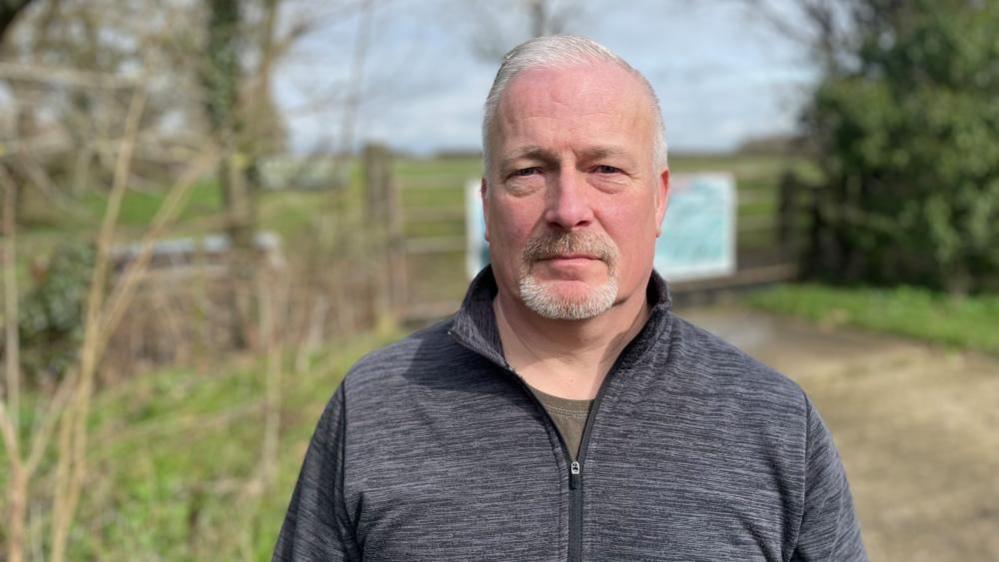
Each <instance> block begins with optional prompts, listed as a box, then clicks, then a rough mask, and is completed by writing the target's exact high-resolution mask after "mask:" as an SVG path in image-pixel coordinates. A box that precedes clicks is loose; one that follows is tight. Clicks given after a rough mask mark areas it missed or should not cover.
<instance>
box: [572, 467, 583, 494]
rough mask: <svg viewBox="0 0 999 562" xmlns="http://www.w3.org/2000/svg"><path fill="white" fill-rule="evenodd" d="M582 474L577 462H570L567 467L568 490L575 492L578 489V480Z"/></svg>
mask: <svg viewBox="0 0 999 562" xmlns="http://www.w3.org/2000/svg"><path fill="white" fill-rule="evenodd" d="M582 472H583V467H582V466H581V465H580V464H579V461H572V464H570V465H569V489H570V490H575V489H577V488H579V480H580V478H581V473H582Z"/></svg>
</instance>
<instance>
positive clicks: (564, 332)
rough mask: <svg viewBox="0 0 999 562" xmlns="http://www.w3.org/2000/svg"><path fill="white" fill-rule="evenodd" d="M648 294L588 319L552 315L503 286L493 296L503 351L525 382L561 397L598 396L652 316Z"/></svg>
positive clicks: (582, 398)
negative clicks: (530, 306)
mask: <svg viewBox="0 0 999 562" xmlns="http://www.w3.org/2000/svg"><path fill="white" fill-rule="evenodd" d="M645 295H646V293H645V291H644V290H642V291H639V292H638V293H637V294H636V295H633V297H632V298H629V299H626V300H625V301H623V302H620V303H617V304H615V305H614V306H613V307H611V309H610V310H608V311H607V312H605V313H603V314H600V315H599V316H596V317H594V318H590V319H587V320H551V319H548V318H543V317H541V316H539V315H538V314H537V313H535V312H534V311H532V310H530V309H528V308H527V307H525V306H524V305H523V303H522V302H521V301H520V299H518V298H517V297H516V296H514V295H510V294H507V293H506V292H505V291H503V290H500V291H499V293H498V294H497V295H496V299H495V300H494V301H493V310H494V311H495V313H496V324H497V327H498V329H499V335H500V341H501V342H502V344H503V354H504V356H505V357H506V360H507V363H509V364H510V366H511V367H512V368H513V369H514V371H516V372H517V374H518V375H520V377H521V378H523V379H524V381H525V382H526V383H527V384H529V385H531V386H533V387H534V388H537V389H538V390H541V391H542V392H545V393H547V394H551V395H554V396H558V397H561V398H570V399H576V400H586V399H592V398H594V397H595V396H596V395H597V391H598V390H599V389H600V385H601V384H602V383H603V380H604V378H605V377H606V376H607V373H608V372H609V371H610V369H611V367H612V366H613V365H614V362H615V361H616V360H617V358H618V356H619V355H620V354H621V351H622V350H624V347H625V346H626V345H628V342H630V341H631V340H632V339H634V338H635V336H637V335H638V333H639V332H640V331H641V329H642V327H643V326H644V325H645V322H646V321H647V320H648V318H649V306H648V303H647V302H646V296H645Z"/></svg>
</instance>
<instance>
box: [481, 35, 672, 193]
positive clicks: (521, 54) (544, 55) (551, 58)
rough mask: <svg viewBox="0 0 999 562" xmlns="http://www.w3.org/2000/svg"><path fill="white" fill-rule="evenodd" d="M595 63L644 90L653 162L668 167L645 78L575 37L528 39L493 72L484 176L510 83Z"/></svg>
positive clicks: (662, 127) (654, 98)
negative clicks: (530, 73) (541, 71)
mask: <svg viewBox="0 0 999 562" xmlns="http://www.w3.org/2000/svg"><path fill="white" fill-rule="evenodd" d="M595 62H607V63H611V64H614V65H616V66H618V67H620V68H622V69H624V70H626V71H628V72H629V73H630V74H631V75H632V76H634V77H635V78H637V79H638V81H639V82H641V83H642V85H643V86H644V87H645V89H646V91H647V92H648V94H649V100H650V101H651V105H652V110H653V114H654V115H655V119H656V123H655V129H656V130H655V133H654V135H653V136H654V138H653V147H652V161H653V163H654V165H655V166H656V168H665V167H666V166H667V165H668V156H667V149H666V127H665V125H664V123H663V114H662V110H661V109H660V107H659V98H658V97H657V96H656V92H655V90H653V89H652V85H651V84H649V81H648V80H647V79H646V78H645V76H643V75H642V73H641V72H639V71H637V70H635V68H634V67H632V66H631V65H630V64H628V63H627V62H626V61H625V60H624V59H622V58H621V57H619V56H617V55H616V54H614V53H613V52H611V50H610V49H608V48H607V47H604V46H603V45H601V44H600V43H597V42H596V41H593V40H592V39H587V38H586V37H580V36H577V35H549V36H545V37H537V38H535V39H531V40H530V41H526V42H524V43H521V44H520V45H518V46H516V47H514V48H513V49H512V50H511V51H510V52H509V53H507V54H506V56H504V57H503V64H501V65H500V67H499V71H497V72H496V78H495V79H494V80H493V85H492V88H490V89H489V96H488V97H486V106H485V115H484V116H483V119H482V151H483V160H484V163H485V167H486V173H487V174H488V171H489V160H490V155H489V153H490V132H491V131H492V128H493V122H494V121H495V119H496V112H497V111H498V109H499V103H500V98H502V97H503V92H505V91H506V88H507V86H508V85H509V84H510V81H511V80H513V79H514V78H515V77H516V76H517V75H518V74H520V73H521V72H524V71H525V70H533V69H537V68H569V67H573V66H582V65H586V64H593V63H595Z"/></svg>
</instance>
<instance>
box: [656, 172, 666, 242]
mask: <svg viewBox="0 0 999 562" xmlns="http://www.w3.org/2000/svg"><path fill="white" fill-rule="evenodd" d="M668 206H669V168H666V169H665V170H663V173H662V174H660V175H659V178H658V181H656V238H658V237H659V235H661V234H662V233H663V219H664V218H665V217H666V208H667V207H668Z"/></svg>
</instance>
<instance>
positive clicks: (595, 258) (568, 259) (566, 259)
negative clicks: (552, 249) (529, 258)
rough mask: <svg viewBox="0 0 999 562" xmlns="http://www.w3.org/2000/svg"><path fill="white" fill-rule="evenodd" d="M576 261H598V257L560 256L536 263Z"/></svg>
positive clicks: (549, 257) (582, 255)
mask: <svg viewBox="0 0 999 562" xmlns="http://www.w3.org/2000/svg"><path fill="white" fill-rule="evenodd" d="M576 260H600V258H599V257H598V256H591V255H589V254H560V255H557V256H547V257H544V258H541V259H540V260H538V261H576Z"/></svg>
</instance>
